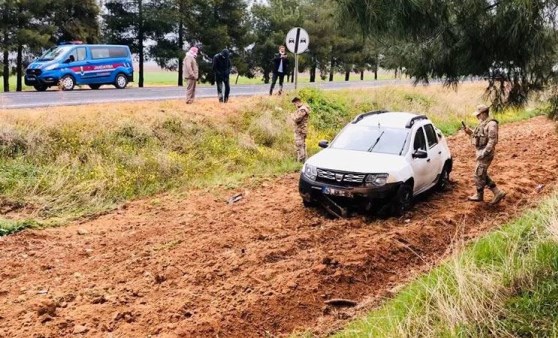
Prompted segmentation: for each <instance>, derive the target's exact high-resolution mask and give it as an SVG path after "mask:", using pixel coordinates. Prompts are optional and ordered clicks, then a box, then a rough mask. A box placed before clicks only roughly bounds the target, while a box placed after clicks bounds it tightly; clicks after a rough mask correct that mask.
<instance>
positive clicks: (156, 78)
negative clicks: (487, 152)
mask: <svg viewBox="0 0 558 338" xmlns="http://www.w3.org/2000/svg"><path fill="white" fill-rule="evenodd" d="M134 77H135V81H136V82H133V83H130V87H137V85H138V84H137V81H138V72H137V71H136V72H135V73H134ZM393 78H394V73H393V72H388V71H383V70H382V71H380V72H378V80H388V79H393ZM16 80H17V79H16V77H15V76H12V77H10V91H15V89H16ZM333 80H334V81H335V82H341V81H345V74H336V75H335V77H334V78H333ZM364 80H365V81H372V80H374V73H372V72H366V73H365V74H364ZM230 81H231V85H233V86H234V85H236V84H238V85H252V84H264V81H263V78H262V77H261V76H258V77H255V78H251V79H250V78H247V77H245V76H240V77H238V82H237V77H236V75H231V78H230ZM285 81H286V78H285ZM298 81H299V83H309V82H310V75H309V74H308V73H303V74H300V75H299V77H298ZM327 81H328V79H326V80H325V81H324V80H322V79H320V78H319V76H318V78H317V82H327ZM350 81H360V74H355V73H352V74H351V77H350ZM144 84H145V87H159V86H176V85H178V73H177V72H170V71H163V70H149V71H146V72H145V74H144ZM2 86H3V84H2V85H0V87H1V89H2V91H3V90H4V88H3V87H2ZM200 86H210V84H209V83H202V84H200ZM23 90H24V91H27V90H35V89H34V88H33V87H27V86H25V84H24V85H23ZM51 90H57V88H54V87H53V88H52V89H51Z"/></svg>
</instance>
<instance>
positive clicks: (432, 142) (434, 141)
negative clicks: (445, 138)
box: [424, 124, 438, 148]
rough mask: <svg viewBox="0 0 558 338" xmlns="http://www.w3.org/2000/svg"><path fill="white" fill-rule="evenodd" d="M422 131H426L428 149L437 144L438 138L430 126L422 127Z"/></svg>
mask: <svg viewBox="0 0 558 338" xmlns="http://www.w3.org/2000/svg"><path fill="white" fill-rule="evenodd" d="M424 131H426V138H428V145H429V147H430V148H432V147H434V146H435V145H437V144H438V137H437V136H436V131H435V130H434V127H433V126H432V125H431V124H427V125H425V126H424Z"/></svg>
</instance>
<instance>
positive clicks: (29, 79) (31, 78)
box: [27, 76, 36, 81]
mask: <svg viewBox="0 0 558 338" xmlns="http://www.w3.org/2000/svg"><path fill="white" fill-rule="evenodd" d="M35 80H36V78H35V77H34V76H27V81H35Z"/></svg>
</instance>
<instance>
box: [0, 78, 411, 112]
mask: <svg viewBox="0 0 558 338" xmlns="http://www.w3.org/2000/svg"><path fill="white" fill-rule="evenodd" d="M407 83H410V82H409V81H407V80H378V81H349V82H318V83H304V84H300V85H299V88H303V87H316V88H321V89H326V90H327V89H344V88H368V87H380V86H386V85H394V84H407ZM84 88H87V87H86V86H84ZM293 88H294V86H293V84H288V85H286V86H285V89H286V90H289V89H293ZM276 91H277V89H276ZM267 93H269V85H264V84H262V85H231V97H233V96H253V95H265V94H267ZM184 97H185V88H184V87H150V88H126V89H124V90H119V89H115V88H114V87H112V86H105V88H102V87H101V89H100V90H91V89H89V88H87V89H76V90H73V91H71V92H65V91H61V90H56V91H55V90H49V91H46V92H34V91H30V92H19V93H3V94H0V109H16V108H33V107H49V106H72V105H86V104H93V103H109V102H127V101H156V100H174V99H183V98H184ZM196 97H198V98H206V97H214V98H215V99H217V89H216V88H215V87H213V86H211V87H206V86H204V87H198V89H197V92H196Z"/></svg>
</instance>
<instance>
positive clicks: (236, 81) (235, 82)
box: [234, 73, 240, 85]
mask: <svg viewBox="0 0 558 338" xmlns="http://www.w3.org/2000/svg"><path fill="white" fill-rule="evenodd" d="M239 77H240V73H236V80H235V81H234V84H235V85H237V84H238V78H239Z"/></svg>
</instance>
